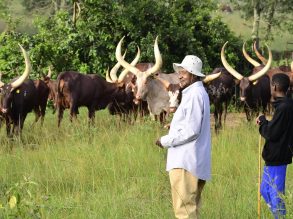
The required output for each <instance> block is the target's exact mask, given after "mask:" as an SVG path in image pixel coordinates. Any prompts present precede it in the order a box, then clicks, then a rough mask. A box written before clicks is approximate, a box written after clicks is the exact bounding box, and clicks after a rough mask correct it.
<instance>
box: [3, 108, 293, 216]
mask: <svg viewBox="0 0 293 219" xmlns="http://www.w3.org/2000/svg"><path fill="white" fill-rule="evenodd" d="M86 117H87V116H86V112H85V111H84V110H81V115H79V118H78V121H77V122H75V123H73V124H71V123H70V122H69V121H68V117H67V116H65V118H64V120H63V121H62V124H61V128H60V129H57V120H56V116H55V115H52V114H51V113H50V112H48V113H47V115H46V118H45V122H44V126H43V127H40V124H36V125H34V126H32V125H31V124H32V121H33V119H34V118H33V115H30V116H29V118H28V120H27V121H26V123H25V127H24V130H23V135H22V139H21V140H20V139H18V138H16V139H13V140H7V138H6V135H5V129H4V128H2V130H1V133H0V138H1V139H0V142H1V149H0V159H1V169H0V194H1V195H2V196H5V191H7V190H9V188H11V187H12V186H13V185H15V184H16V183H19V182H22V181H23V178H24V177H26V178H27V179H30V180H31V181H34V182H36V183H37V186H35V190H33V191H31V199H33V201H34V203H35V205H37V206H38V207H39V209H40V215H41V217H42V218H117V219H118V218H119V219H121V218H145V219H149V218H166V219H167V218H173V211H172V204H171V193H170V186H169V179H168V174H167V172H166V171H165V162H166V151H165V150H163V149H159V148H158V147H156V146H155V145H154V142H155V140H156V139H157V137H158V136H161V135H162V134H164V133H165V132H166V130H164V129H162V127H161V126H160V125H159V124H158V123H155V122H153V121H150V120H149V119H145V120H144V121H137V122H135V123H134V124H127V123H123V122H120V121H119V119H118V118H116V117H114V116H110V115H108V112H107V111H101V112H97V113H96V125H95V127H88V125H87V119H86ZM212 141H213V147H212V180H211V181H210V182H208V183H207V185H206V187H205V189H204V193H203V200H202V201H203V203H202V209H201V214H202V218H256V215H257V176H258V145H257V144H258V134H257V129H256V127H255V126H254V125H253V124H248V123H246V122H245V120H244V116H243V117H241V116H240V118H239V117H237V118H234V117H233V118H232V117H231V115H228V117H227V125H226V128H225V129H224V130H223V131H222V132H221V133H220V134H219V135H218V136H216V135H214V134H213V138H212ZM292 176H293V171H292V167H291V166H290V167H289V168H288V177H287V194H288V195H287V196H286V197H287V208H288V214H290V215H293V206H292V199H291V200H290V197H291V198H292V193H293V177H292ZM290 195H291V196H290ZM0 202H2V203H0V204H2V205H4V204H5V203H4V202H5V198H3V197H0ZM262 206H263V208H262V215H263V218H270V213H269V211H268V210H267V207H266V206H265V205H264V203H263V205H262ZM0 215H1V208H0ZM6 216H7V215H6ZM7 217H8V216H7Z"/></svg>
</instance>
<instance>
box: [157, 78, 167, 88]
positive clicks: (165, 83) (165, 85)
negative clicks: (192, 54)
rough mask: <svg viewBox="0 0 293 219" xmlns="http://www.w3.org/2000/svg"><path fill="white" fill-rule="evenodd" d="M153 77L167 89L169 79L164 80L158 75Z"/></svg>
mask: <svg viewBox="0 0 293 219" xmlns="http://www.w3.org/2000/svg"><path fill="white" fill-rule="evenodd" d="M155 78H156V79H158V80H159V81H160V82H161V83H162V84H163V85H164V87H165V88H166V89H168V87H169V86H170V82H169V81H167V80H165V79H163V78H160V77H155Z"/></svg>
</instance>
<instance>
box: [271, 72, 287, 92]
mask: <svg viewBox="0 0 293 219" xmlns="http://www.w3.org/2000/svg"><path fill="white" fill-rule="evenodd" d="M272 85H276V86H277V87H278V90H279V91H282V92H285V93H286V92H287V90H288V88H289V86H290V78H289V76H288V75H286V74H283V73H277V74H274V75H273V78H272Z"/></svg>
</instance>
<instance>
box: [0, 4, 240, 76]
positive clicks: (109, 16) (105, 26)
mask: <svg viewBox="0 0 293 219" xmlns="http://www.w3.org/2000/svg"><path fill="white" fill-rule="evenodd" d="M214 6H215V5H214V4H213V3H212V1H195V0H194V1H189V0H178V1H155V0H139V1H111V0H99V1H93V0H84V1H82V2H81V14H80V16H79V18H78V20H77V23H76V25H74V24H73V21H72V11H71V10H72V9H70V11H63V10H60V11H59V12H58V13H56V14H54V15H52V16H50V17H49V18H45V19H44V18H42V17H39V18H38V19H37V20H36V21H35V25H36V27H37V29H38V31H37V33H36V34H34V35H32V36H26V35H17V36H14V34H7V35H6V37H5V42H2V43H1V44H2V45H4V44H5V45H4V47H3V48H2V47H1V48H0V57H1V58H0V61H1V64H0V71H3V72H4V73H5V74H6V75H5V78H12V77H13V76H16V75H17V73H16V72H15V68H18V66H19V65H20V63H21V64H22V63H23V62H19V60H20V59H21V56H19V53H15V52H14V53H13V51H11V50H12V48H16V45H17V43H19V42H25V43H26V45H27V46H28V47H29V52H30V58H31V63H32V67H33V72H32V76H31V77H32V78H35V77H38V78H39V77H40V76H41V74H43V73H46V71H47V68H48V66H49V65H52V66H53V68H54V72H55V73H58V72H61V71H65V70H76V71H81V72H84V73H98V74H101V75H103V74H104V72H105V70H106V69H107V67H108V66H109V67H112V66H113V65H114V64H115V63H116V59H115V48H116V45H117V43H118V41H119V40H120V39H121V37H122V36H126V38H125V42H124V45H123V46H124V48H127V51H128V53H127V57H126V60H128V61H130V60H132V59H133V57H134V56H135V54H136V47H137V46H139V47H140V49H141V51H142V55H141V59H140V62H154V54H153V44H154V39H155V37H156V36H159V48H160V51H161V53H162V56H163V62H164V64H163V71H165V72H172V71H173V69H172V63H173V62H181V60H182V59H183V58H184V56H185V55H187V54H196V55H198V56H199V57H200V58H201V59H202V60H203V62H204V71H205V72H211V70H212V69H213V68H215V67H219V66H221V60H220V55H219V54H220V50H221V47H222V45H223V44H224V43H225V41H227V40H229V41H230V43H229V48H228V49H227V57H228V60H229V61H230V62H231V63H234V64H235V65H236V66H237V67H238V69H240V68H241V69H243V70H244V69H246V67H245V66H243V64H242V62H240V61H239V58H238V57H239V56H240V48H241V45H240V40H239V39H238V38H236V37H235V36H234V35H233V34H232V33H231V31H230V30H229V29H228V27H227V25H225V24H224V23H223V22H222V21H221V20H220V18H218V17H215V18H213V17H211V16H210V14H211V11H212V10H213V8H214ZM54 77H56V74H55V75H54Z"/></svg>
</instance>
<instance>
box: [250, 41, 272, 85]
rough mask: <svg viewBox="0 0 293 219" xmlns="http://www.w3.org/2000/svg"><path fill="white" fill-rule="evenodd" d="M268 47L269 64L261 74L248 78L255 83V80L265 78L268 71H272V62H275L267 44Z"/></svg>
mask: <svg viewBox="0 0 293 219" xmlns="http://www.w3.org/2000/svg"><path fill="white" fill-rule="evenodd" d="M266 47H267V48H268V51H269V60H268V63H267V64H266V65H265V67H263V68H262V69H261V70H260V71H259V72H257V73H255V74H253V75H250V76H249V77H248V80H249V81H255V80H257V79H259V78H260V77H261V76H263V75H264V74H265V73H267V71H268V70H269V69H270V67H271V64H272V61H273V56H272V52H271V50H270V48H269V46H268V45H267V44H266Z"/></svg>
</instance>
